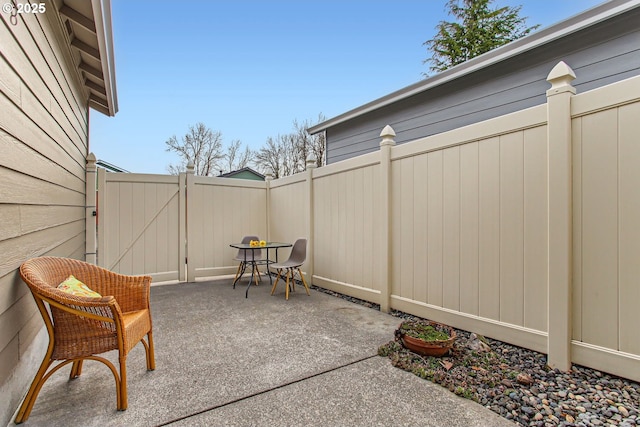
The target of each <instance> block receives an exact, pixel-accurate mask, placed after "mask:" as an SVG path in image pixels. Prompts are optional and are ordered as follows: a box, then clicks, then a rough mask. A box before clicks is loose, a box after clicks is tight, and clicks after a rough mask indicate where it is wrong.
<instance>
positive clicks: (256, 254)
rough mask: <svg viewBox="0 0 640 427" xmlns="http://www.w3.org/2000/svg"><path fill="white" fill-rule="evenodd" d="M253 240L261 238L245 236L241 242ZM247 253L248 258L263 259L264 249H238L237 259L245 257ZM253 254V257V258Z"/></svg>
mask: <svg viewBox="0 0 640 427" xmlns="http://www.w3.org/2000/svg"><path fill="white" fill-rule="evenodd" d="M252 240H260V238H259V237H258V236H244V237H243V238H242V242H241V243H246V244H247V245H248V244H249V243H250V242H251V241H252ZM245 252H248V253H247V258H246V259H247V260H252V259H253V260H261V259H262V250H250V249H238V255H236V258H237V259H245V256H244V253H245ZM252 255H253V258H252Z"/></svg>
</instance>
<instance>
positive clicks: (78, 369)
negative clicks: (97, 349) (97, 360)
mask: <svg viewBox="0 0 640 427" xmlns="http://www.w3.org/2000/svg"><path fill="white" fill-rule="evenodd" d="M80 374H82V359H79V360H76V361H75V362H73V365H71V373H70V374H69V379H70V380H74V379H76V378H78V377H79V376H80Z"/></svg>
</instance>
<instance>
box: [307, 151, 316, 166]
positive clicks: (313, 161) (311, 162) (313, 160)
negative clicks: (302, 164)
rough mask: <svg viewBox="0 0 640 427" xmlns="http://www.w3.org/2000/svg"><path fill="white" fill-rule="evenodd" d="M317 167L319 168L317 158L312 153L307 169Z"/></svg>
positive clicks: (308, 157) (309, 156)
mask: <svg viewBox="0 0 640 427" xmlns="http://www.w3.org/2000/svg"><path fill="white" fill-rule="evenodd" d="M316 166H318V164H317V161H316V156H314V155H313V153H311V154H309V155H308V156H307V169H313V168H315V167H316Z"/></svg>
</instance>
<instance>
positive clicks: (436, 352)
mask: <svg viewBox="0 0 640 427" xmlns="http://www.w3.org/2000/svg"><path fill="white" fill-rule="evenodd" d="M395 335H396V338H397V339H398V340H399V341H400V342H401V343H402V345H403V346H404V347H406V348H408V349H409V350H411V351H413V352H415V353H418V354H422V355H424V356H436V357H441V356H444V355H445V354H447V352H448V351H449V349H450V348H451V347H453V342H454V341H455V340H456V331H455V330H454V329H453V328H452V327H451V326H447V325H443V324H442V323H438V322H434V321H431V320H425V319H416V320H405V321H403V322H402V323H401V324H400V326H399V327H398V329H396V332H395Z"/></svg>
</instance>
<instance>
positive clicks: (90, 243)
mask: <svg viewBox="0 0 640 427" xmlns="http://www.w3.org/2000/svg"><path fill="white" fill-rule="evenodd" d="M96 171H97V167H96V156H95V155H94V154H93V153H89V155H87V166H86V169H85V179H86V181H85V210H84V211H85V214H84V218H85V250H84V260H85V261H86V262H90V263H91V264H95V263H96V241H97V236H96V234H97V229H96V226H97V222H96V220H97V218H98V217H97V215H98V210H97V207H96V191H97V186H96Z"/></svg>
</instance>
